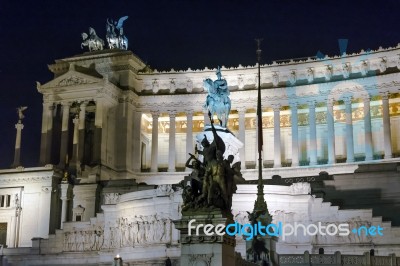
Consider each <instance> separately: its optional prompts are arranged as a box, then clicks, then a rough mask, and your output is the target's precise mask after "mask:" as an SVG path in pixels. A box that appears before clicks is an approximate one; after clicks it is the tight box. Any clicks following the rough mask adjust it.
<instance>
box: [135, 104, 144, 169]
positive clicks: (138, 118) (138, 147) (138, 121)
mask: <svg viewBox="0 0 400 266" xmlns="http://www.w3.org/2000/svg"><path fill="white" fill-rule="evenodd" d="M141 128H142V111H139V110H136V111H135V113H134V116H133V141H132V143H133V155H134V156H133V158H136V159H134V160H133V163H132V165H133V171H135V172H140V170H141V164H142V159H143V160H146V158H142V142H141ZM143 164H144V162H143Z"/></svg>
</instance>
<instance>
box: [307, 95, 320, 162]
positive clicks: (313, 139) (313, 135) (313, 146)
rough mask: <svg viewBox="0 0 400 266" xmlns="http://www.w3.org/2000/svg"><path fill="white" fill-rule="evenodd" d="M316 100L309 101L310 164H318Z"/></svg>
mask: <svg viewBox="0 0 400 266" xmlns="http://www.w3.org/2000/svg"><path fill="white" fill-rule="evenodd" d="M315 104H316V102H315V101H309V102H308V108H309V114H308V123H309V127H310V165H317V163H318V161H317V125H316V120H315V119H316V117H315Z"/></svg>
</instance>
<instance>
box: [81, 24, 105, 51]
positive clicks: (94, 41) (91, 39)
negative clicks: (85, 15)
mask: <svg viewBox="0 0 400 266" xmlns="http://www.w3.org/2000/svg"><path fill="white" fill-rule="evenodd" d="M82 39H83V42H82V43H81V48H82V49H83V46H87V47H88V48H89V51H97V50H103V46H104V41H103V40H102V39H101V38H100V37H99V36H97V34H96V31H95V30H94V29H93V28H91V27H90V28H89V35H88V34H86V33H85V32H83V33H82Z"/></svg>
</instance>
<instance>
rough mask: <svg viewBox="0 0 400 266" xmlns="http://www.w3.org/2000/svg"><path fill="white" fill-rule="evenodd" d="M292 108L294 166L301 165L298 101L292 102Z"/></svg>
mask: <svg viewBox="0 0 400 266" xmlns="http://www.w3.org/2000/svg"><path fill="white" fill-rule="evenodd" d="M290 108H291V117H290V118H291V124H292V166H298V165H299V126H298V114H297V103H292V104H291V105H290Z"/></svg>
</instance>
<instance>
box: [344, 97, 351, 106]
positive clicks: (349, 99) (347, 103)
mask: <svg viewBox="0 0 400 266" xmlns="http://www.w3.org/2000/svg"><path fill="white" fill-rule="evenodd" d="M352 100H353V97H352V96H346V97H343V101H344V103H345V104H346V105H351V101H352Z"/></svg>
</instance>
